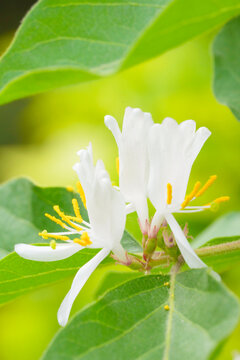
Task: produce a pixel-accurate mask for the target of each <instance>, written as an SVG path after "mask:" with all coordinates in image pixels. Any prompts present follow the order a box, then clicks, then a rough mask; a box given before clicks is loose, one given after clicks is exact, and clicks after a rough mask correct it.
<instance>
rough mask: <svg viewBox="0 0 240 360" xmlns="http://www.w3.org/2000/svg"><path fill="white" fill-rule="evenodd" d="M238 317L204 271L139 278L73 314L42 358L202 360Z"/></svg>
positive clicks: (224, 291)
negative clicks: (166, 284)
mask: <svg viewBox="0 0 240 360" xmlns="http://www.w3.org/2000/svg"><path fill="white" fill-rule="evenodd" d="M166 282H170V287H169V286H164V283H166ZM216 304H217V306H216ZM165 305H169V308H170V309H169V311H167V310H165V309H164V306H165ZM223 314H224V316H223ZM238 315H239V305H238V301H237V300H236V299H235V298H234V297H233V295H232V294H230V293H229V292H228V291H227V289H226V288H225V287H224V286H223V285H222V284H221V283H219V282H217V281H216V280H214V279H213V278H212V277H211V275H209V274H208V272H207V271H206V270H191V271H187V272H184V273H182V274H179V275H177V276H175V275H172V278H171V279H170V277H169V276H152V275H151V276H145V277H141V278H137V279H134V280H131V281H128V282H126V283H124V284H123V285H121V286H120V287H117V288H115V289H113V290H111V291H110V292H108V293H107V294H106V295H105V296H103V298H101V299H100V300H99V301H97V302H96V303H94V304H93V305H91V306H90V307H88V308H87V309H85V310H83V311H81V312H79V313H78V314H77V315H76V316H75V317H74V318H73V319H72V321H70V322H69V324H68V325H67V326H66V327H65V328H64V329H63V330H61V331H60V332H59V333H58V334H57V336H56V337H55V339H54V340H53V342H52V343H51V344H50V347H49V349H48V350H47V351H46V353H45V354H44V356H43V359H44V360H53V359H62V360H71V359H91V360H94V359H117V360H122V359H128V360H134V359H140V358H141V359H144V360H148V359H149V360H155V359H156V360H157V359H163V360H167V359H169V360H171V359H172V360H173V359H174V360H178V359H179V360H180V359H194V360H205V359H207V358H208V356H209V355H210V354H211V352H212V351H213V350H214V349H215V348H216V346H217V345H218V344H219V343H220V342H221V341H222V340H223V339H224V338H225V337H226V336H227V335H228V334H229V333H230V332H231V331H232V330H233V329H234V327H235V326H236V324H237V321H238Z"/></svg>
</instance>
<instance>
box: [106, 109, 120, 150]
mask: <svg viewBox="0 0 240 360" xmlns="http://www.w3.org/2000/svg"><path fill="white" fill-rule="evenodd" d="M104 123H105V125H106V127H107V128H108V129H109V130H110V131H111V132H112V134H113V136H114V138H115V141H116V143H117V146H118V147H119V144H120V139H121V131H120V129H119V126H118V123H117V120H116V119H115V118H114V117H113V116H110V115H106V116H105V117H104Z"/></svg>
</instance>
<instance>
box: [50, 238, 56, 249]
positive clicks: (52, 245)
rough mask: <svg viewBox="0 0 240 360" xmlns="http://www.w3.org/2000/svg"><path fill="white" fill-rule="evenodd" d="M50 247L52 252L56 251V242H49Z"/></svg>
mask: <svg viewBox="0 0 240 360" xmlns="http://www.w3.org/2000/svg"><path fill="white" fill-rule="evenodd" d="M50 246H51V248H52V249H53V250H55V249H56V246H57V244H56V241H55V240H51V241H50Z"/></svg>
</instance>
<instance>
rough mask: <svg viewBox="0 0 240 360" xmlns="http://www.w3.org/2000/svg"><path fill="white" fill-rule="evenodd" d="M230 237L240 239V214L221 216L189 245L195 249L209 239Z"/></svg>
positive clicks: (232, 213) (233, 213) (231, 213)
mask: <svg viewBox="0 0 240 360" xmlns="http://www.w3.org/2000/svg"><path fill="white" fill-rule="evenodd" d="M232 236H238V237H239V238H240V212H237V211H236V212H230V213H228V214H226V215H223V216H221V217H220V218H219V219H217V220H216V221H214V222H213V223H212V224H211V225H209V226H208V227H207V228H206V229H204V230H203V231H202V232H201V233H200V234H199V235H198V236H197V237H196V238H195V239H194V241H193V242H192V243H191V245H192V246H193V248H195V249H196V248H198V247H200V246H202V245H204V244H205V243H207V242H208V241H210V240H211V239H214V238H217V237H219V238H220V237H225V238H226V237H232Z"/></svg>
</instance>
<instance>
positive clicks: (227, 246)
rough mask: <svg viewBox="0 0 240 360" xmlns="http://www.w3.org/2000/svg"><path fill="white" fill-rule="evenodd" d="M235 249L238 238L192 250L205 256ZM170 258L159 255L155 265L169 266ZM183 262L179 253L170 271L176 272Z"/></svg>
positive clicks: (239, 241) (239, 244) (238, 248)
mask: <svg viewBox="0 0 240 360" xmlns="http://www.w3.org/2000/svg"><path fill="white" fill-rule="evenodd" d="M235 250H240V240H236V241H232V242H227V243H224V244H218V245H212V246H205V247H202V248H200V249H195V250H194V251H195V252H196V254H197V255H199V256H200V257H205V256H214V255H219V254H226V253H230V252H233V251H235ZM171 260H172V259H171V257H170V256H169V255H164V256H162V257H161V260H158V261H156V260H155V266H158V265H159V266H162V267H167V266H169V265H170V264H171ZM183 263H184V260H183V257H182V255H180V256H179V257H178V261H177V262H176V263H175V264H174V265H173V268H172V271H171V272H174V273H177V272H178V271H179V270H180V268H181V266H182V265H183ZM153 264H154V261H153V260H152V264H151V265H153ZM153 267H154V266H153Z"/></svg>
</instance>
